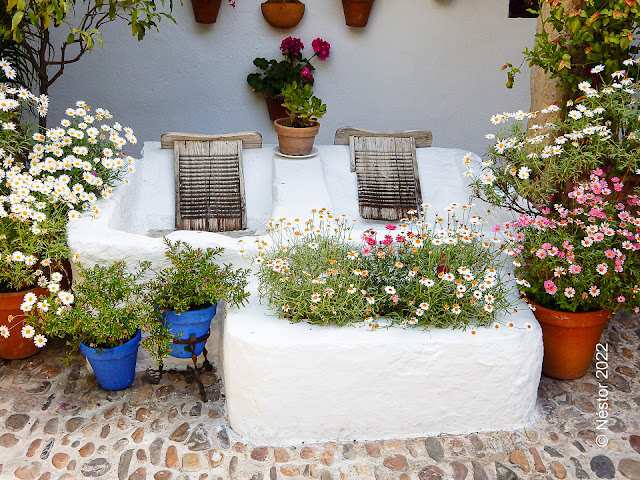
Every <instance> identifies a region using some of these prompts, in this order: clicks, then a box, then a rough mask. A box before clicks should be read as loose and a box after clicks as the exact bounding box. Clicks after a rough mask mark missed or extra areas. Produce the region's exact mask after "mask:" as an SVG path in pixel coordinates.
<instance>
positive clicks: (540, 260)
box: [466, 59, 640, 379]
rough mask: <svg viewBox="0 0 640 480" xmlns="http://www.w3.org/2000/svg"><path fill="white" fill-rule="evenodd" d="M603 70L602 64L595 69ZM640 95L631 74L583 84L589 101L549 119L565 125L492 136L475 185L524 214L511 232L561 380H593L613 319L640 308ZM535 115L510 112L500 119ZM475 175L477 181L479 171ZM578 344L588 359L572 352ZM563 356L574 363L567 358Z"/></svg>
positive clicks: (548, 355)
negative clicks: (639, 217) (638, 223)
mask: <svg viewBox="0 0 640 480" xmlns="http://www.w3.org/2000/svg"><path fill="white" fill-rule="evenodd" d="M635 63H636V62H635V61H634V60H631V59H629V60H626V61H625V64H628V65H631V64H635ZM603 69H604V67H603V66H596V67H594V69H593V72H594V74H596V73H598V72H599V71H602V70H603ZM635 88H636V85H634V83H633V81H632V80H631V79H630V78H627V76H626V74H625V72H624V71H620V72H615V73H614V74H613V82H612V83H611V84H609V85H607V84H604V83H603V86H602V87H601V88H600V89H595V88H593V87H592V86H591V83H590V82H588V81H583V82H580V84H579V85H578V90H579V91H581V92H582V93H583V96H582V97H579V98H578V99H576V100H575V101H569V102H568V103H567V104H566V106H565V105H563V106H560V105H550V106H549V107H548V108H546V109H544V110H543V111H542V112H541V113H548V112H552V113H561V115H559V117H560V118H564V119H563V120H560V121H559V122H558V123H557V124H546V125H544V126H538V125H532V126H531V127H530V128H529V129H528V130H527V131H524V130H522V129H521V127H519V126H518V125H516V126H515V127H512V128H511V129H509V130H508V131H506V132H503V133H501V134H499V135H498V136H497V137H496V136H495V135H493V134H490V135H488V136H487V137H488V138H491V139H493V140H494V141H495V143H493V145H492V146H491V147H490V148H489V158H488V159H487V160H485V161H484V162H483V165H482V169H483V172H482V173H481V174H480V175H478V176H476V178H475V180H474V182H473V186H474V189H475V192H476V195H477V196H479V197H480V198H483V199H485V200H488V201H489V202H491V203H493V204H495V205H500V206H504V207H508V208H510V209H511V210H512V211H514V212H516V213H519V214H521V215H522V216H521V217H520V218H519V219H518V221H517V222H516V223H513V224H510V225H509V228H508V229H507V233H510V234H514V235H515V237H514V246H513V247H512V253H513V254H517V255H518V258H516V259H515V261H516V265H517V267H518V272H519V274H520V277H521V280H520V282H521V284H522V286H523V287H524V288H523V289H522V291H523V292H524V294H525V295H526V296H527V297H528V298H529V300H530V301H531V302H532V304H535V305H537V306H535V312H534V313H535V315H536V316H537V317H538V320H539V322H540V323H541V326H542V328H543V332H544V344H545V361H544V367H543V371H544V372H545V373H546V374H547V375H550V376H553V377H557V378H566V379H569V378H577V377H579V376H581V375H584V373H585V372H586V371H587V369H588V367H589V364H590V361H591V359H592V357H593V352H594V349H595V346H596V344H597V342H598V340H599V337H600V334H601V333H602V330H603V328H604V324H605V323H606V321H607V320H608V319H609V318H610V317H611V314H612V312H614V311H615V310H616V309H618V308H634V309H635V308H637V304H636V303H635V302H636V300H635V294H636V290H637V289H638V286H637V285H638V279H637V278H636V273H635V272H636V271H637V269H638V265H637V262H638V258H637V257H638V253H637V252H636V250H637V248H636V247H637V238H636V234H637V232H636V227H635V225H634V222H635V215H636V210H637V200H636V198H635V196H633V192H634V190H635V187H636V186H637V185H638V178H639V177H638V175H637V172H638V169H639V168H640V145H639V143H638V140H637V139H638V136H639V135H640V119H639V118H638V112H637V108H636V103H635V102H636V100H635V97H634V92H635ZM563 109H564V110H565V111H564V112H562V110H563ZM536 114H537V112H532V113H526V112H523V111H518V112H515V113H503V114H499V115H495V116H494V117H493V118H492V121H493V123H494V124H500V123H503V122H506V121H507V120H508V119H516V120H527V119H529V118H535V116H536ZM466 162H468V160H466ZM467 173H468V174H469V175H474V174H473V172H472V169H469V170H468V171H467ZM514 228H515V229H516V230H518V232H516V231H514ZM550 311H554V312H555V313H554V315H556V317H557V319H556V320H555V321H554V326H553V327H551V326H549V325H550V321H549V320H548V315H546V314H548V313H549V312H550ZM593 312H598V313H597V314H596V316H597V317H599V320H597V321H596V320H588V321H587V323H583V324H582V325H581V326H580V323H579V321H578V319H577V318H575V317H574V315H577V314H579V315H580V316H583V315H588V314H591V313H593ZM543 313H544V314H545V316H546V318H543V317H542V315H543ZM569 326H578V327H579V328H578V329H577V330H575V332H576V333H577V336H576V337H572V336H569V333H568V331H569V330H567V329H565V328H564V327H569ZM578 345H581V346H582V347H584V350H583V352H582V353H578V352H577V351H576V350H574V349H573V347H574V346H578ZM554 352H559V353H564V354H565V355H568V356H565V357H559V358H560V359H559V360H558V359H557V358H558V357H555V356H552V355H554ZM565 367H566V368H565Z"/></svg>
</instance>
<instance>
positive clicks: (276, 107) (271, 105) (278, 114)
mask: <svg viewBox="0 0 640 480" xmlns="http://www.w3.org/2000/svg"><path fill="white" fill-rule="evenodd" d="M264 101H265V103H266V104H267V111H268V112H269V120H271V121H272V122H273V121H274V120H277V119H279V118H284V117H286V116H288V114H287V109H286V108H284V107H283V106H282V102H284V96H282V95H278V96H277V97H276V98H271V97H270V96H268V95H265V96H264Z"/></svg>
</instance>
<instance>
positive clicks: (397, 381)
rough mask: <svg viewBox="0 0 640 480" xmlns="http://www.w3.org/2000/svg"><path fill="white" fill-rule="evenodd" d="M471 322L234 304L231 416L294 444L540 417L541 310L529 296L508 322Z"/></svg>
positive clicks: (253, 433) (250, 433) (248, 433)
mask: <svg viewBox="0 0 640 480" xmlns="http://www.w3.org/2000/svg"><path fill="white" fill-rule="evenodd" d="M509 323H513V327H510V326H509ZM473 332H475V333H472V330H471V329H469V330H467V331H462V330H452V329H430V330H427V331H424V330H418V329H413V328H410V329H406V330H404V329H402V328H395V327H394V328H388V329H378V330H375V331H372V330H370V329H369V328H368V327H364V326H352V327H334V326H313V325H309V324H307V323H297V324H291V323H289V322H287V321H286V320H283V319H279V318H276V317H275V316H274V314H273V313H272V312H270V311H268V310H267V309H266V308H265V307H264V306H263V305H260V304H258V303H257V302H252V303H251V305H250V306H249V307H248V308H244V309H242V310H234V311H229V312H228V315H227V318H226V320H225V321H224V333H223V344H224V361H223V362H224V363H223V367H224V373H225V375H224V381H225V392H226V399H227V413H228V417H229V422H230V425H231V428H233V429H234V430H235V431H236V432H237V433H239V434H240V435H242V436H243V437H245V438H247V439H249V440H250V441H252V442H255V443H267V444H291V443H301V442H321V441H331V440H343V441H346V440H380V439H390V438H410V437H421V436H426V435H437V434H441V433H471V432H478V431H495V430H512V429H517V428H520V427H523V426H525V425H527V424H530V423H532V422H533V421H534V419H535V411H536V409H535V406H536V396H537V390H538V383H539V380H540V369H541V362H542V332H541V330H540V327H539V326H538V324H537V323H536V321H535V319H534V317H533V315H532V314H531V312H530V311H529V309H528V308H526V307H525V309H522V310H520V311H519V312H518V313H517V314H513V315H510V316H509V318H508V320H507V323H506V324H504V325H500V326H499V328H495V327H494V326H492V327H488V328H475V329H473Z"/></svg>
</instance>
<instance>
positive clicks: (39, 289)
mask: <svg viewBox="0 0 640 480" xmlns="http://www.w3.org/2000/svg"><path fill="white" fill-rule="evenodd" d="M29 292H34V293H35V294H36V295H40V294H42V293H47V289H46V288H42V287H28V288H25V289H24V290H19V291H17V292H15V291H14V292H4V293H0V295H2V296H4V297H5V298H8V297H18V296H22V297H24V296H25V294H27V293H29Z"/></svg>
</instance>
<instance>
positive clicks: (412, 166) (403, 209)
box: [334, 127, 432, 220]
mask: <svg viewBox="0 0 640 480" xmlns="http://www.w3.org/2000/svg"><path fill="white" fill-rule="evenodd" d="M431 138H432V137H431V132H429V131H424V130H423V131H415V130H414V131H409V132H392V133H379V132H369V131H366V130H358V129H354V128H351V127H347V128H345V129H339V130H338V131H337V132H336V136H335V140H334V143H335V144H345V143H346V142H345V140H347V139H348V145H349V154H350V161H351V171H352V172H356V175H357V179H358V204H359V207H360V216H361V217H362V218H368V219H375V220H399V219H401V218H406V217H407V216H408V212H409V210H418V209H419V207H420V204H421V203H422V191H421V188H420V177H419V174H418V163H417V161H416V145H417V144H419V145H420V146H431Z"/></svg>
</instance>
